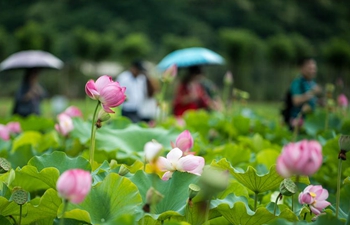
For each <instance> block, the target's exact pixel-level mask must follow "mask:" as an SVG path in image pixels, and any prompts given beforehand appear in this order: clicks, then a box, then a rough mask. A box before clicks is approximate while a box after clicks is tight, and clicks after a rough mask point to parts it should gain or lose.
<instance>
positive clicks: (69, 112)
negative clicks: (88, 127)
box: [63, 106, 83, 117]
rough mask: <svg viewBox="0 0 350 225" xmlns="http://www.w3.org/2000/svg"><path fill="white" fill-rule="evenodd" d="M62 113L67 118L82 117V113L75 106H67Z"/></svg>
mask: <svg viewBox="0 0 350 225" xmlns="http://www.w3.org/2000/svg"><path fill="white" fill-rule="evenodd" d="M63 113H64V114H66V115H68V116H69V117H83V113H82V112H81V111H80V109H79V108H78V107H76V106H69V107H68V108H67V109H66V110H64V112H63Z"/></svg>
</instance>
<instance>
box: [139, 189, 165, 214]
mask: <svg viewBox="0 0 350 225" xmlns="http://www.w3.org/2000/svg"><path fill="white" fill-rule="evenodd" d="M163 198H164V195H162V194H161V193H160V192H158V191H157V190H156V189H154V188H153V187H151V188H150V189H148V191H147V193H146V204H145V205H144V206H143V207H142V209H143V211H145V212H150V208H151V205H152V204H157V203H158V202H160V201H161V200H162V199H163Z"/></svg>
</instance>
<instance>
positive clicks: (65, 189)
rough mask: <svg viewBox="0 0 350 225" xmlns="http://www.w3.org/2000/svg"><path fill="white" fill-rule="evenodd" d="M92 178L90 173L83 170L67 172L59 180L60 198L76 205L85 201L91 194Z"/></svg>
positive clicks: (57, 185)
mask: <svg viewBox="0 0 350 225" xmlns="http://www.w3.org/2000/svg"><path fill="white" fill-rule="evenodd" d="M91 183H92V178H91V175H90V173H89V172H87V171H85V170H81V169H72V170H67V171H65V172H64V173H63V174H62V175H61V176H60V177H59V178H58V180H57V184H56V187H57V191H58V194H59V196H61V197H62V198H64V199H66V200H68V201H71V202H73V203H75V204H78V203H81V202H82V201H84V199H85V197H86V195H87V194H88V193H89V192H90V189H91Z"/></svg>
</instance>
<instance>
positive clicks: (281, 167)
mask: <svg viewBox="0 0 350 225" xmlns="http://www.w3.org/2000/svg"><path fill="white" fill-rule="evenodd" d="M276 170H277V172H278V174H279V175H281V176H282V177H284V178H289V177H291V176H292V175H293V174H292V173H291V171H290V170H289V168H287V166H286V164H285V162H284V160H283V156H282V155H280V156H279V157H278V158H277V165H276Z"/></svg>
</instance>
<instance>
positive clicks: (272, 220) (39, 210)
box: [0, 106, 350, 225]
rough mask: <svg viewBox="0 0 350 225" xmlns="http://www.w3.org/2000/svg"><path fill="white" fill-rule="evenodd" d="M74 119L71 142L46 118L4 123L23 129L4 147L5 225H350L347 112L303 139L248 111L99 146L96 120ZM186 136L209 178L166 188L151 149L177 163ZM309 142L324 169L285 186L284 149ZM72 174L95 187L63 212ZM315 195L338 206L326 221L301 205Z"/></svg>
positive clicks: (1, 194) (128, 131) (106, 130)
mask: <svg viewBox="0 0 350 225" xmlns="http://www.w3.org/2000/svg"><path fill="white" fill-rule="evenodd" d="M84 118H85V119H84ZM71 119H72V124H71V125H72V129H71V130H69V132H67V133H62V132H59V131H60V129H57V128H56V129H55V124H58V121H57V120H56V119H51V118H47V117H37V116H30V117H28V118H26V119H23V118H18V117H12V118H10V120H8V121H5V122H4V123H5V124H6V123H8V122H10V121H12V122H13V121H16V122H19V124H20V128H21V130H20V131H19V132H14V133H12V134H10V137H9V139H8V140H2V139H0V155H1V160H0V166H1V175H0V181H1V184H0V224H1V225H12V224H22V225H24V224H37V225H48V224H60V223H61V224H62V218H64V224H70V225H78V224H79V225H80V224H105V225H107V224H126V225H128V224H140V225H143V224H145V225H146V224H147V225H151V224H152V225H153V224H154V225H156V224H169V225H170V224H174V225H176V224H179V225H180V224H183V225H185V224H193V225H197V224H198V225H201V224H213V225H215V224H216V225H226V224H237V225H238V224H242V225H249V224H251V225H257V224H279V225H284V224H350V221H349V219H348V215H349V209H350V185H349V182H350V168H349V165H350V164H349V160H342V167H341V169H340V178H341V180H340V181H341V182H340V187H339V188H340V191H339V192H338V193H339V194H340V201H337V188H338V187H337V180H338V174H339V171H338V165H339V161H340V159H338V155H339V152H340V145H339V139H340V137H341V136H342V135H346V134H350V119H349V118H347V117H346V116H344V114H342V113H340V112H336V111H333V112H326V111H325V110H323V109H320V110H318V111H317V112H316V113H315V114H314V115H310V116H309V117H308V118H307V120H306V121H305V122H304V125H303V127H302V128H301V129H300V131H299V132H298V133H297V134H296V133H293V132H291V131H289V130H288V129H287V128H286V127H284V126H282V125H280V124H279V123H278V120H273V119H271V117H270V116H269V115H266V116H264V115H261V114H257V113H256V110H252V109H249V108H246V107H244V106H241V107H239V108H237V110H233V111H231V112H230V113H220V112H210V113H209V112H206V111H193V112H188V113H187V114H186V115H185V116H184V117H183V120H181V121H178V120H176V119H175V118H173V117H168V118H167V119H165V120H163V121H161V122H158V123H156V124H152V125H151V126H150V125H149V124H146V123H139V124H132V123H131V122H130V121H129V120H128V119H126V118H123V117H120V116H114V117H112V118H110V119H109V120H107V121H106V122H102V126H101V127H100V128H98V129H97V130H96V136H95V138H94V139H95V144H94V143H93V142H92V141H91V129H92V127H94V126H92V118H91V115H84V117H79V116H78V117H72V118H71ZM325 124H326V127H325ZM184 131H188V133H189V134H190V135H191V138H192V139H193V143H192V144H191V145H190V149H189V151H190V153H189V154H187V155H186V156H185V155H184V156H183V157H182V158H185V157H187V159H193V157H201V158H203V159H204V164H205V166H204V168H202V169H203V172H201V173H200V174H198V173H197V172H198V171H197V172H195V171H194V170H191V169H188V168H186V166H184V165H185V163H184V164H181V165H182V167H181V168H180V167H176V168H175V169H174V170H173V171H171V176H170V178H169V179H167V180H165V179H162V178H164V173H165V170H164V168H163V169H162V168H161V167H159V166H158V164H157V163H154V162H153V161H152V159H151V160H147V157H145V150H146V147H145V145H146V144H147V143H149V142H152V141H153V142H152V143H159V144H160V145H161V148H160V149H161V150H160V152H157V156H154V157H155V158H158V156H160V157H159V158H162V159H164V160H165V159H167V160H170V158H169V155H168V157H167V154H168V153H169V152H171V151H172V150H173V149H174V145H176V144H177V139H178V138H179V135H181V134H182V133H183V132H184ZM301 140H314V141H317V142H318V143H319V144H320V145H321V146H322V165H321V166H320V167H319V169H318V170H317V172H315V173H314V174H312V175H310V176H291V177H290V179H288V180H285V179H284V177H282V176H281V175H280V174H279V173H278V172H277V170H276V162H277V159H278V157H279V156H280V154H281V152H282V149H283V147H284V146H285V145H287V144H288V143H290V142H297V141H301ZM92 145H94V146H95V152H94V159H93V161H92V163H91V159H90V150H91V146H92ZM181 154H182V153H181ZM184 154H185V153H184ZM154 157H153V159H154ZM166 157H167V158H166ZM180 157H181V156H180ZM170 161H171V160H170ZM183 161H184V160H183ZM178 165H179V164H178ZM195 166H197V165H195ZM196 168H197V167H196ZM71 169H82V170H84V171H88V172H90V174H91V177H92V184H91V186H92V187H91V190H90V192H89V193H88V194H87V195H86V197H85V199H84V200H83V201H82V202H80V203H73V202H68V204H66V205H67V207H64V206H65V200H63V199H62V198H61V197H62V195H61V194H60V193H58V191H57V181H58V179H59V177H60V176H61V175H62V174H63V173H64V172H65V171H69V170H71ZM281 184H282V185H281ZM290 185H291V187H290ZM293 185H296V186H293ZM308 185H315V186H317V185H322V187H323V188H324V189H326V190H328V193H329V196H328V198H327V201H328V202H329V203H330V204H329V205H327V207H325V208H324V209H322V212H321V213H320V214H319V215H317V216H315V213H313V211H312V209H311V208H312V207H311V206H312V205H314V204H316V203H315V202H310V203H308V204H300V202H299V201H298V195H299V193H300V192H302V191H303V190H304V188H305V187H307V186H308ZM285 189H287V191H289V194H285ZM290 192H292V193H290ZM280 193H282V194H280ZM283 193H284V194H283ZM310 193H311V192H310ZM313 194H314V193H311V194H309V195H310V196H311V197H313ZM18 196H20V197H18Z"/></svg>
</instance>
